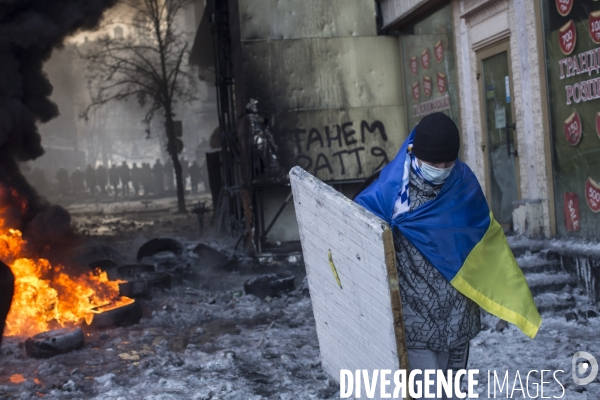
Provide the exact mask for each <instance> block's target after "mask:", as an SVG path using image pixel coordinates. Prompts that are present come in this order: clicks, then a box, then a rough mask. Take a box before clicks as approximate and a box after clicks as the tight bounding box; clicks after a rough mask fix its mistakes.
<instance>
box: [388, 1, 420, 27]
mask: <svg viewBox="0 0 600 400" xmlns="http://www.w3.org/2000/svg"><path fill="white" fill-rule="evenodd" d="M428 2H430V0H381V1H380V4H381V14H382V16H383V26H384V27H389V26H390V25H392V24H393V23H394V22H395V21H397V20H399V19H402V18H404V17H405V16H407V15H410V14H411V13H412V12H414V11H415V10H416V9H417V8H419V7H420V6H422V5H424V4H426V3H428Z"/></svg>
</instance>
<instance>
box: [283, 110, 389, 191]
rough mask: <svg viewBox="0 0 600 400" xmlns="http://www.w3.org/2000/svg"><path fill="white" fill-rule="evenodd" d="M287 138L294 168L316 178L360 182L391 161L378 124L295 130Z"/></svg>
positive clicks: (383, 134) (385, 133)
mask: <svg viewBox="0 0 600 400" xmlns="http://www.w3.org/2000/svg"><path fill="white" fill-rule="evenodd" d="M286 138H288V140H292V141H293V143H288V147H290V146H293V147H294V150H295V151H294V153H295V154H296V156H295V160H294V164H295V165H299V166H300V167H302V168H303V169H304V170H306V171H308V172H310V173H311V174H312V175H314V176H316V177H325V178H330V177H333V176H335V177H339V178H342V179H355V178H361V177H365V176H369V175H370V174H371V173H372V172H373V171H375V170H377V169H379V168H381V167H383V166H384V165H386V164H387V163H388V162H389V160H390V158H389V156H388V151H387V150H386V148H385V147H388V146H386V144H388V140H389V138H388V134H387V132H386V130H385V125H384V124H383V122H381V121H378V120H374V121H366V120H361V121H358V122H355V121H349V122H343V123H341V124H334V125H325V126H322V127H316V126H315V127H311V128H308V129H305V128H294V129H291V130H290V131H289V132H288V134H287V135H286Z"/></svg>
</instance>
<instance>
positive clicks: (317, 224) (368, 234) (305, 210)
mask: <svg viewBox="0 0 600 400" xmlns="http://www.w3.org/2000/svg"><path fill="white" fill-rule="evenodd" d="M290 182H291V184H292V193H293V195H294V206H295V210H296V218H297V220H298V226H299V228H300V239H301V241H302V252H303V255H304V263H305V267H306V276H307V278H308V286H309V290H310V298H311V301H312V306H313V312H314V316H315V322H316V327H317V335H318V338H319V348H320V350H321V364H322V366H323V369H324V370H325V371H326V372H327V373H328V374H329V375H330V376H331V377H332V378H333V379H334V380H335V381H336V382H338V383H339V379H340V370H341V369H348V370H351V371H352V372H353V373H354V371H355V370H357V369H366V370H369V373H370V374H371V373H372V372H373V370H375V369H391V370H392V371H396V370H398V369H406V370H407V374H408V368H407V367H408V356H407V353H406V341H405V337H404V320H403V317H402V305H401V302H400V291H399V287H398V275H397V272H396V255H395V251H394V243H393V239H392V231H391V230H390V228H389V227H388V225H387V224H386V223H385V222H384V221H383V220H381V219H380V218H378V217H376V216H375V215H374V214H372V213H371V212H369V211H367V210H366V209H365V208H363V207H362V206H359V205H358V204H356V203H354V202H353V201H352V200H350V199H348V198H347V197H345V196H344V195H342V194H341V193H339V192H337V191H336V190H334V189H333V188H332V187H331V186H329V185H327V184H325V183H323V182H321V181H320V180H319V179H317V178H315V177H314V176H312V175H311V174H309V173H308V172H306V171H304V170H303V169H302V168H300V167H294V168H292V170H291V171H290ZM371 376H372V375H371ZM407 376H408V375H407ZM377 385H378V387H377V390H376V391H375V393H376V395H377V396H376V398H379V397H378V396H379V393H380V391H379V382H377ZM361 393H363V394H364V393H365V388H364V384H363V387H362V389H361Z"/></svg>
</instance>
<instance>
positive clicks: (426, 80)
mask: <svg viewBox="0 0 600 400" xmlns="http://www.w3.org/2000/svg"><path fill="white" fill-rule="evenodd" d="M432 86H433V85H432V83H431V77H430V76H427V75H425V76H424V77H423V94H425V97H429V95H431V89H432Z"/></svg>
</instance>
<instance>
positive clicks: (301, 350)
mask: <svg viewBox="0 0 600 400" xmlns="http://www.w3.org/2000/svg"><path fill="white" fill-rule="evenodd" d="M159 206H160V207H159ZM78 207H80V208H79V209H78V210H77V211H79V212H78V213H77V212H76V213H74V215H75V220H76V223H77V224H78V227H79V229H80V231H82V230H87V231H89V232H90V243H91V244H94V243H103V244H108V245H110V246H111V247H112V248H113V249H115V252H118V253H120V254H121V255H122V256H123V263H127V262H133V261H132V260H134V258H135V254H136V251H137V248H139V246H140V245H141V244H143V243H144V242H145V238H151V237H157V236H171V237H176V238H178V239H179V240H180V241H181V242H182V243H183V244H184V245H185V247H186V249H187V250H186V252H185V254H183V255H181V256H174V255H172V254H170V253H159V254H157V255H155V256H154V257H152V258H147V259H144V260H142V261H143V262H144V263H151V264H153V265H154V266H155V267H156V269H157V270H158V271H166V272H169V273H171V274H172V276H173V285H172V287H171V288H170V289H156V288H155V289H154V290H153V291H152V292H151V295H150V296H147V297H144V298H138V299H136V300H137V301H139V302H140V304H141V306H142V310H143V317H142V319H141V320H140V322H139V323H137V324H134V325H129V326H124V327H118V328H111V329H105V330H102V331H90V330H87V331H86V336H85V344H84V347H83V348H82V349H80V350H77V351H73V352H71V353H67V354H63V355H59V356H55V357H53V358H49V359H43V360H38V359H33V358H30V357H28V356H27V354H26V353H25V349H24V346H23V341H24V339H25V338H14V337H12V338H11V337H9V338H5V339H4V341H3V343H2V349H1V353H0V398H7V399H38V398H40V397H43V398H45V399H99V400H100V399H102V400H105V399H107V400H111V399H119V400H130V399H134V400H136V399H152V400H154V399H156V400H158V399H161V400H162V399H165V400H166V399H185V400H188V399H213V400H216V399H257V400H258V399H334V398H339V386H338V385H337V383H336V382H335V380H334V379H332V378H331V377H329V376H328V375H327V374H326V373H325V372H324V371H323V369H322V368H321V364H320V356H319V343H318V338H317V333H316V329H315V322H314V318H313V312H312V305H311V300H310V297H309V295H308V288H307V286H306V280H305V279H304V268H303V266H302V264H301V263H287V262H273V263H271V264H268V265H259V264H256V263H254V262H253V261H251V260H250V259H246V258H243V257H234V253H233V248H234V246H235V240H233V239H223V238H218V239H217V238H214V237H210V236H208V237H202V238H201V239H202V240H200V239H199V238H198V237H197V236H196V233H195V232H197V226H196V221H195V220H194V219H193V218H190V217H189V216H186V215H183V216H181V215H178V214H174V213H173V212H169V211H165V207H166V208H167V209H172V207H174V203H173V204H171V203H165V204H162V203H161V204H156V207H157V209H156V211H152V210H151V209H150V210H147V209H146V207H145V206H142V205H140V204H138V206H136V207H138V208H139V207H142V210H143V212H140V210H138V209H136V208H135V207H131V210H130V209H127V207H119V208H118V209H115V210H113V211H112V212H111V210H108V209H105V210H96V209H94V210H92V211H93V212H91V213H90V212H89V211H90V210H87V209H85V207H84V208H81V206H78ZM90 207H91V206H90ZM94 207H97V206H94ZM113 207H114V205H113ZM207 218H208V217H207ZM117 222H119V223H117ZM206 225H208V220H207V221H206ZM199 242H202V243H205V244H207V245H209V246H211V247H213V248H215V249H217V250H220V251H222V252H223V253H224V254H226V255H227V256H228V257H230V259H231V260H232V261H231V262H229V263H227V264H226V265H224V266H220V267H209V266H206V265H205V264H204V263H203V261H202V260H201V259H200V258H199V257H198V256H197V255H196V254H195V253H194V252H193V251H192V249H193V248H194V247H195V245H196V244H198V243H199ZM528 245H529V244H528ZM553 245H554V246H555V247H560V246H563V244H560V243H554V242H553ZM564 246H568V243H567V244H564ZM534 256H535V254H532V253H530V252H525V253H524V254H522V255H521V256H520V257H518V258H517V260H518V261H519V264H520V265H521V267H522V268H523V269H524V271H525V270H527V269H528V268H529V269H531V270H532V271H534V273H533V274H532V275H531V277H532V278H531V279H532V281H531V282H530V284H531V285H533V284H534V283H535V284H536V285H542V286H541V287H545V286H543V285H547V284H548V283H547V282H546V281H547V280H548V279H546V278H544V279H541V278H539V276H541V275H539V274H540V273H539V272H536V271H538V267H539V265H538V264H539V260H537V259H535V257H534ZM272 272H276V273H284V274H293V275H294V276H295V277H296V289H295V290H294V291H292V292H289V293H287V294H283V295H282V297H276V298H272V299H271V298H266V299H264V300H261V299H259V298H257V297H255V296H253V295H244V292H243V283H244V282H245V281H246V280H248V279H250V278H252V277H254V276H258V275H260V274H264V273H272ZM541 274H543V275H544V276H546V275H552V272H541ZM526 275H528V274H527V273H526ZM537 281H539V282H537ZM547 297H549V298H548V299H546V298H547ZM550 297H551V298H550ZM563 297H565V298H566V297H569V298H570V299H571V300H570V301H573V302H575V303H573V305H572V306H569V309H564V308H560V307H557V306H560V305H561V304H562V302H563V300H561V299H563ZM537 301H538V300H537V297H536V302H537ZM540 301H548V308H547V311H544V312H542V317H543V318H544V321H543V323H542V326H541V329H540V331H539V332H538V334H537V336H536V338H535V339H534V340H531V339H529V338H527V337H526V336H525V335H523V334H522V333H521V332H520V331H519V330H518V329H517V328H515V327H514V326H512V325H508V326H507V325H504V324H502V323H499V320H498V319H497V318H495V317H493V316H491V315H489V314H487V313H483V317H482V328H483V331H482V332H481V333H480V334H479V335H478V336H477V337H476V338H475V339H473V340H472V341H471V347H470V355H469V364H468V368H469V369H479V375H478V380H479V383H478V385H477V387H476V392H478V393H479V394H480V396H479V398H487V387H488V379H487V376H488V375H487V371H488V370H490V371H492V374H493V371H494V370H496V371H497V372H498V375H499V379H500V380H502V379H503V378H504V373H505V372H506V371H507V370H508V371H509V386H510V387H511V388H512V385H513V380H514V378H515V373H516V371H519V373H520V376H521V378H522V380H523V385H524V386H526V382H525V378H526V376H527V373H528V372H529V371H531V370H538V371H540V370H542V369H545V370H552V372H554V371H555V370H562V371H563V372H558V373H557V375H556V376H557V378H559V379H560V381H561V382H562V383H563V385H564V391H565V392H564V396H562V398H563V399H598V398H600V377H598V378H596V380H595V381H594V382H592V383H591V384H589V385H587V386H576V385H575V384H574V383H573V380H572V379H571V365H572V364H571V357H572V356H573V354H574V353H575V352H576V351H579V350H583V351H587V352H589V353H591V354H593V355H595V356H597V357H598V356H600V341H598V339H597V338H598V332H599V331H600V318H597V317H595V318H594V317H589V318H584V317H581V316H580V317H579V318H577V319H573V320H571V321H570V322H567V321H566V318H565V313H566V312H569V311H570V310H575V311H577V310H585V309H593V308H594V307H593V305H592V304H590V303H589V302H588V300H587V297H586V296H585V295H584V292H583V291H582V290H581V289H578V288H576V287H572V286H569V285H567V284H565V287H564V288H563V289H560V290H557V292H556V293H546V292H545V291H544V292H542V293H541V297H540ZM348 351H351V349H349V350H348ZM492 379H493V375H492ZM545 379H546V380H548V379H550V380H551V381H552V382H554V381H553V379H552V377H551V376H550V377H549V378H548V375H547V374H546V376H545ZM539 381H540V376H539V373H538V374H535V373H534V374H532V375H531V377H530V380H529V389H530V393H531V394H533V393H535V390H536V387H535V386H534V385H535V384H539ZM504 393H506V392H504ZM561 394H562V389H561V388H560V386H558V385H556V384H555V385H550V386H549V385H546V388H545V392H544V396H551V397H552V396H556V397H561ZM504 396H505V394H504V395H501V396H500V397H504ZM512 397H513V398H524V397H523V395H522V393H521V392H520V391H518V390H517V391H516V392H514V394H513V396H512ZM538 398H540V397H538Z"/></svg>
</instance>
